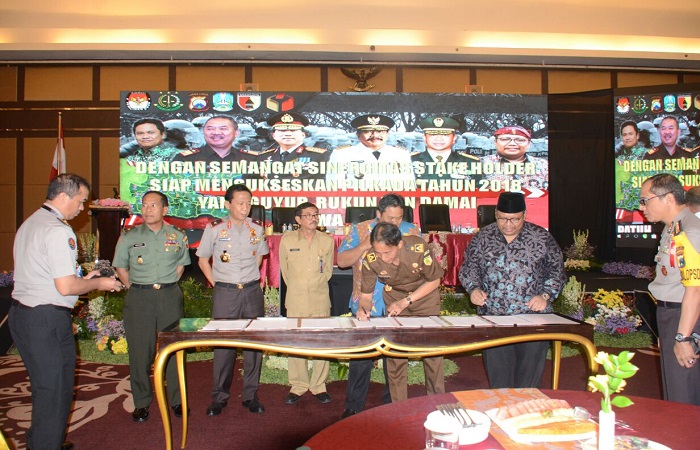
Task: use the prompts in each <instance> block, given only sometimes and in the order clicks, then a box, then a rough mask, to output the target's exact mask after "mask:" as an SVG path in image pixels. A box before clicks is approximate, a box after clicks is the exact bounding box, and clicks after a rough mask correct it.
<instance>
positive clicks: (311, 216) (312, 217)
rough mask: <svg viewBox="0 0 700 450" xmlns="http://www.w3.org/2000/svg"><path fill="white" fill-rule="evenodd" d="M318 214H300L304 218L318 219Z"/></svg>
mask: <svg viewBox="0 0 700 450" xmlns="http://www.w3.org/2000/svg"><path fill="white" fill-rule="evenodd" d="M319 215H320V214H302V215H301V217H303V218H304V219H318V216H319Z"/></svg>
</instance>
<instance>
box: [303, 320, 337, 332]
mask: <svg viewBox="0 0 700 450" xmlns="http://www.w3.org/2000/svg"><path fill="white" fill-rule="evenodd" d="M340 319H342V317H321V318H319V317H315V318H310V317H309V318H302V319H301V326H300V327H299V328H303V329H307V330H334V329H340V328H343V326H342V324H341V322H340Z"/></svg>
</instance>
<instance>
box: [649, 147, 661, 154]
mask: <svg viewBox="0 0 700 450" xmlns="http://www.w3.org/2000/svg"><path fill="white" fill-rule="evenodd" d="M658 151H659V148H658V147H654V148H652V149H651V150H649V151H648V152H647V155H653V154H654V153H656V152H658Z"/></svg>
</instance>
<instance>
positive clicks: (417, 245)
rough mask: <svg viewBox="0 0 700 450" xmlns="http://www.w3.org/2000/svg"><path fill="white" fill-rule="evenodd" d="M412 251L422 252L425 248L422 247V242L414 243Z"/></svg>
mask: <svg viewBox="0 0 700 450" xmlns="http://www.w3.org/2000/svg"><path fill="white" fill-rule="evenodd" d="M413 251H414V252H416V253H423V252H424V251H425V250H424V249H423V244H416V245H414V246H413Z"/></svg>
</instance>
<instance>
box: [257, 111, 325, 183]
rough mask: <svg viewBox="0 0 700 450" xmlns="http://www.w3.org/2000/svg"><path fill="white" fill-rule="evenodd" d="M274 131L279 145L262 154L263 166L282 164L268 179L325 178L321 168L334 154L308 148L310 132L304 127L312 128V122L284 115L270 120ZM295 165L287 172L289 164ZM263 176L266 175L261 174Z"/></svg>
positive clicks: (295, 114)
mask: <svg viewBox="0 0 700 450" xmlns="http://www.w3.org/2000/svg"><path fill="white" fill-rule="evenodd" d="M267 124H268V125H270V126H271V127H272V139H274V140H275V142H276V143H277V145H274V146H273V147H272V148H270V149H268V150H265V151H263V152H261V153H260V155H259V157H258V161H259V162H264V161H268V162H273V163H274V162H281V163H284V164H285V165H284V166H283V165H277V166H275V167H273V168H272V169H273V170H271V171H270V172H267V174H266V175H264V177H266V178H318V179H323V178H324V177H325V171H324V169H323V168H321V167H320V166H321V164H320V163H322V162H326V161H328V158H329V156H330V152H329V151H328V150H326V149H325V148H316V147H307V146H305V145H304V138H305V137H306V132H305V131H304V127H306V126H307V125H309V119H307V118H306V117H304V116H303V115H302V114H299V113H296V112H291V111H287V112H281V113H278V114H275V115H274V116H271V117H270V118H269V119H267ZM290 162H292V163H294V166H293V169H292V170H291V171H290V170H287V168H288V166H287V165H286V164H287V163H290ZM261 172H263V171H262V170H261Z"/></svg>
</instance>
